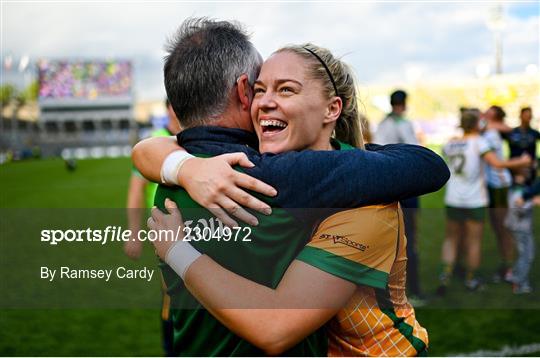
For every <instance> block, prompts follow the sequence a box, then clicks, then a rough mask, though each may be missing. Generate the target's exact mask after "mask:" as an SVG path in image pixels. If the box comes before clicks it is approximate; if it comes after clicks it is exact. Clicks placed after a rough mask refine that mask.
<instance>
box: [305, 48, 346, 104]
mask: <svg viewBox="0 0 540 358" xmlns="http://www.w3.org/2000/svg"><path fill="white" fill-rule="evenodd" d="M304 50H306V51H308V52H309V53H311V54H312V55H313V56H315V58H316V59H317V60H319V62H320V63H321V64H322V65H323V66H324V69H325V70H326V73H327V74H328V77H329V78H330V81H331V82H332V85H333V86H334V91H336V96H338V97H340V95H339V92H338V90H337V86H336V82H335V81H334V77H333V76H332V73H331V72H330V70H329V69H328V66H326V63H324V61H323V60H322V58H320V57H319V56H318V55H317V54H316V53H315V52H314V51H311V50H310V49H309V48H307V47H304Z"/></svg>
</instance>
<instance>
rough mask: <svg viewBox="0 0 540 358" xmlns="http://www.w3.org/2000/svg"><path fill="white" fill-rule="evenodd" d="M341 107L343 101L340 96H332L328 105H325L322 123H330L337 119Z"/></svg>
mask: <svg viewBox="0 0 540 358" xmlns="http://www.w3.org/2000/svg"><path fill="white" fill-rule="evenodd" d="M342 109H343V101H342V100H341V98H340V97H337V96H335V97H332V99H331V100H330V102H329V103H328V106H327V107H326V116H325V118H324V123H332V122H335V121H337V120H338V118H339V116H340V115H341V110H342Z"/></svg>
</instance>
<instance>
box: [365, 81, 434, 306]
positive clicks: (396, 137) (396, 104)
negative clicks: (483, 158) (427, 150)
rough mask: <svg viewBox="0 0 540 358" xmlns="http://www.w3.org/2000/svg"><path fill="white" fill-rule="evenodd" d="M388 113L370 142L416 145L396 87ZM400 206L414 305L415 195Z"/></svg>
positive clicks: (419, 299)
mask: <svg viewBox="0 0 540 358" xmlns="http://www.w3.org/2000/svg"><path fill="white" fill-rule="evenodd" d="M390 105H391V106H392V112H390V113H389V114H388V115H387V116H386V118H385V119H383V121H382V122H381V123H379V126H378V127H377V131H376V132H375V135H374V143H377V144H394V143H406V144H417V145H418V144H419V143H418V138H417V137H416V134H415V131H414V127H413V125H412V123H411V121H410V120H408V119H407V118H406V117H405V112H406V110H407V93H406V92H405V91H403V90H396V91H394V92H393V93H392V94H391V95H390ZM400 204H401V207H402V208H403V220H404V222H405V236H406V237H407V289H408V293H409V298H410V299H411V301H412V302H414V305H415V306H416V307H420V306H422V305H424V299H423V295H422V292H421V289H420V278H419V275H418V253H417V245H416V236H417V230H416V228H417V213H418V208H419V200H418V197H413V198H408V199H405V200H402V201H400Z"/></svg>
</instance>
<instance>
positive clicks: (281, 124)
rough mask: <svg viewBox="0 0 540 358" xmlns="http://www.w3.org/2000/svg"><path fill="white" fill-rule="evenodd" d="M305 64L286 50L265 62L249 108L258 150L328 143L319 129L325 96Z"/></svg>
mask: <svg viewBox="0 0 540 358" xmlns="http://www.w3.org/2000/svg"><path fill="white" fill-rule="evenodd" d="M307 67H308V66H307V61H306V60H304V59H303V58H301V57H300V56H298V55H296V54H294V53H292V52H287V51H283V52H278V53H275V54H273V55H272V56H271V57H270V58H268V59H267V60H266V61H265V62H264V64H263V66H262V68H261V72H260V74H259V78H258V79H257V81H256V82H255V86H254V93H255V94H254V98H253V103H252V107H251V118H252V120H253V125H254V127H255V131H256V133H257V136H258V137H259V150H260V152H261V153H264V152H270V153H282V152H286V151H291V150H303V149H324V146H325V145H326V146H328V143H329V136H328V134H327V133H323V130H322V129H323V124H324V123H323V121H324V119H325V113H326V111H327V105H328V99H327V98H325V95H324V91H323V86H322V84H321V83H320V82H319V81H317V80H314V79H311V78H310V77H309V76H308V74H307V73H306V72H307V71H306V68H307ZM321 146H322V148H321Z"/></svg>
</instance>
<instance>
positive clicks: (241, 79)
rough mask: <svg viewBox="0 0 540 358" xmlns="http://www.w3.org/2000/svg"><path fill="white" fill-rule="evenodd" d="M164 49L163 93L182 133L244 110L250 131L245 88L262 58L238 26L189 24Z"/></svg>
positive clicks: (192, 21) (205, 22) (248, 95)
mask: <svg viewBox="0 0 540 358" xmlns="http://www.w3.org/2000/svg"><path fill="white" fill-rule="evenodd" d="M166 50H167V53H168V55H167V56H166V57H165V65H164V77H165V89H166V91H167V97H168V99H169V101H170V102H171V105H172V107H173V109H174V112H175V113H176V116H177V117H178V119H179V121H180V124H181V125H182V127H183V128H189V127H194V126H200V125H208V124H212V122H214V121H215V120H216V119H220V118H222V117H223V116H227V114H228V112H231V111H233V112H235V115H237V116H240V117H244V116H246V114H245V113H244V110H243V108H244V107H246V106H247V108H246V110H247V119H248V122H249V125H250V126H251V121H250V120H249V105H250V104H251V99H252V91H251V88H250V85H252V84H253V82H254V81H255V79H256V78H257V75H258V72H259V69H260V67H261V64H262V58H261V56H260V55H259V53H258V52H257V50H256V49H255V47H254V46H253V44H252V43H251V42H250V41H249V36H248V35H247V34H246V32H245V31H244V30H243V29H242V27H241V26H240V25H239V24H236V23H231V22H227V21H214V20H210V19H207V18H191V19H188V20H186V21H184V23H183V24H182V25H181V26H180V28H179V29H178V32H177V33H176V35H175V36H174V38H172V39H171V40H170V41H169V43H168V45H167V47H166ZM246 102H247V103H246ZM237 111H238V112H240V113H236V112H237ZM229 114H230V113H229ZM242 120H243V118H242Z"/></svg>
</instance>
